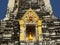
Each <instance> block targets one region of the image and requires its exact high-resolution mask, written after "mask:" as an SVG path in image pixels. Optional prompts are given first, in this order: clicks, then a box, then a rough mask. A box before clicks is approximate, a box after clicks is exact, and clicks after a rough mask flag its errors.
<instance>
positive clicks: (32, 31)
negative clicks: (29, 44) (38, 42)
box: [26, 24, 36, 41]
mask: <svg viewBox="0 0 60 45" xmlns="http://www.w3.org/2000/svg"><path fill="white" fill-rule="evenodd" d="M35 27H36V25H34V24H27V25H26V37H27V40H28V41H33V40H35V37H36V28H35Z"/></svg>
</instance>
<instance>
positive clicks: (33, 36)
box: [19, 8, 43, 42]
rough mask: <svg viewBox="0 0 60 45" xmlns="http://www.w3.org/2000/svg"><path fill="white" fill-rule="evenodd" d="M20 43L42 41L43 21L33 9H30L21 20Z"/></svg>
mask: <svg viewBox="0 0 60 45" xmlns="http://www.w3.org/2000/svg"><path fill="white" fill-rule="evenodd" d="M19 23H20V41H26V42H31V41H32V42H36V41H37V40H38V41H42V40H43V37H42V36H41V34H42V19H41V18H39V16H38V15H37V14H36V12H35V11H34V10H33V9H31V8H30V9H28V10H27V11H26V13H25V14H24V16H23V17H22V18H21V19H19Z"/></svg>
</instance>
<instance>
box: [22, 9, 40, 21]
mask: <svg viewBox="0 0 60 45" xmlns="http://www.w3.org/2000/svg"><path fill="white" fill-rule="evenodd" d="M22 20H24V22H37V21H38V20H39V17H38V15H37V14H36V12H35V11H34V10H33V9H31V8H30V9H28V10H27V12H26V13H25V14H24V15H23V17H22Z"/></svg>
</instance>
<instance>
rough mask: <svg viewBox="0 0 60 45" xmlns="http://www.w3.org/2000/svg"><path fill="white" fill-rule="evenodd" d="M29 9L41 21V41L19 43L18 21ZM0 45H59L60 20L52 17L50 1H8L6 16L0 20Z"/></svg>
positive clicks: (19, 30)
mask: <svg viewBox="0 0 60 45" xmlns="http://www.w3.org/2000/svg"><path fill="white" fill-rule="evenodd" d="M29 8H31V9H33V10H34V11H35V12H36V13H37V15H38V16H39V18H41V19H42V20H43V21H42V36H43V40H42V41H38V40H37V41H36V42H27V41H26V39H24V41H20V34H21V29H20V24H19V21H18V19H21V18H22V17H23V15H24V14H25V12H26V11H27V10H28V9H29ZM24 34H25V33H24ZM36 35H38V34H36ZM36 38H37V37H36ZM0 45H60V20H59V19H58V18H57V17H56V16H54V14H53V11H52V7H51V5H50V0H9V1H8V5H7V11H6V16H5V18H4V19H2V20H0Z"/></svg>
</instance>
